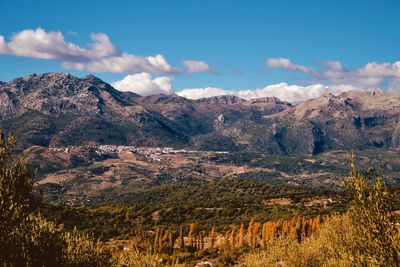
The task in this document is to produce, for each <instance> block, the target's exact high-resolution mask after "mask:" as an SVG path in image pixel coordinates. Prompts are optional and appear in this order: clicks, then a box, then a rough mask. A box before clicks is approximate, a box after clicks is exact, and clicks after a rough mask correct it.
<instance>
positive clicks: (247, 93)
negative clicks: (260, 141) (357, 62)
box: [177, 83, 358, 103]
mask: <svg viewBox="0 0 400 267" xmlns="http://www.w3.org/2000/svg"><path fill="white" fill-rule="evenodd" d="M350 90H358V88H355V87H353V86H344V85H340V86H327V85H323V84H313V85H308V86H300V85H289V84H287V83H278V84H271V85H268V86H265V87H263V88H256V89H252V90H250V89H247V90H238V91H232V90H226V89H222V88H218V87H206V88H188V89H184V90H182V91H180V92H178V93H177V94H178V95H180V96H183V97H186V98H189V99H199V98H203V97H210V96H219V95H236V96H238V97H240V98H243V99H247V100H248V99H253V98H262V97H272V96H274V97H278V98H279V99H281V100H284V101H288V102H291V103H297V102H301V101H304V100H307V99H311V98H316V97H318V96H320V95H322V94H326V93H331V94H335V95H337V94H340V93H342V92H346V91H350Z"/></svg>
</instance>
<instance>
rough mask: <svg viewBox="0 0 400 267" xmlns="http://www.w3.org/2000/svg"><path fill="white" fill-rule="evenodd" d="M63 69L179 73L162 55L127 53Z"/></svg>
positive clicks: (66, 66) (75, 63) (67, 65)
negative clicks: (143, 55)
mask: <svg viewBox="0 0 400 267" xmlns="http://www.w3.org/2000/svg"><path fill="white" fill-rule="evenodd" d="M63 67H64V68H66V69H77V70H80V71H90V72H111V73H138V72H147V73H179V70H178V69H176V68H174V67H172V66H171V65H170V64H169V63H168V62H167V60H166V59H165V58H164V57H163V56H162V55H155V56H150V57H141V56H135V55H130V54H126V53H123V54H122V55H120V56H115V57H106V58H102V59H99V60H93V61H88V62H64V63H63Z"/></svg>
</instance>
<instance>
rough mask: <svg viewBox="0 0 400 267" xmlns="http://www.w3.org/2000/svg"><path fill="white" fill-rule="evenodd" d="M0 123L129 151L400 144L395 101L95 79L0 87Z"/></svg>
mask: <svg viewBox="0 0 400 267" xmlns="http://www.w3.org/2000/svg"><path fill="white" fill-rule="evenodd" d="M0 118H1V119H2V123H3V125H4V126H5V128H6V130H8V131H11V132H14V133H16V134H17V135H20V136H22V140H23V143H24V147H29V146H30V145H44V146H48V145H74V144H76V145H81V144H85V143H98V144H112V143H117V144H133V145H148V146H176V147H191V148H195V149H205V150H214V149H215V150H221V149H222V150H228V151H229V150H237V149H239V148H240V149H244V150H249V151H261V152H266V153H272V154H288V155H290V154H296V155H297V154H307V155H309V154H311V155H313V154H318V153H321V152H323V151H327V150H332V149H344V148H349V149H350V148H359V149H364V148H371V147H394V148H397V147H399V146H400V123H399V121H400V94H399V93H391V92H390V93H389V92H382V91H365V92H364V91H362V92H361V91H352V92H345V93H342V94H339V95H337V96H335V95H332V94H326V95H322V96H320V97H318V98H315V99H310V100H307V101H304V102H300V103H298V104H296V105H292V104H290V103H288V102H286V101H282V100H280V99H278V98H276V97H265V98H257V99H250V100H245V99H242V98H239V97H237V96H234V95H223V96H212V97H207V98H201V99H197V100H192V99H187V98H184V97H181V96H178V95H176V94H172V95H150V96H140V95H138V94H135V93H131V92H121V91H118V90H116V89H115V88H113V87H112V86H111V85H110V84H108V83H106V82H104V81H102V80H101V79H99V78H98V77H96V76H93V75H88V76H85V77H82V78H78V77H75V76H73V75H70V74H66V73H45V74H39V75H38V74H33V75H30V76H27V77H22V78H16V79H14V80H12V81H10V82H8V83H0Z"/></svg>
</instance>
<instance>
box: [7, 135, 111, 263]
mask: <svg viewBox="0 0 400 267" xmlns="http://www.w3.org/2000/svg"><path fill="white" fill-rule="evenodd" d="M13 148H14V139H13V137H12V136H9V137H8V138H6V137H5V135H4V133H3V132H2V130H1V129H0V222H1V223H0V262H1V265H2V266H99V265H101V264H102V263H105V262H107V261H108V259H107V258H103V257H102V256H100V255H101V253H102V252H101V250H100V249H99V247H98V244H97V243H96V242H94V241H93V240H92V239H91V238H89V237H88V236H85V235H81V234H80V233H79V232H78V231H77V230H76V229H75V230H74V231H72V232H59V231H58V230H57V229H56V226H55V224H54V223H53V222H49V221H47V220H46V219H44V218H43V217H42V216H41V215H40V214H38V213H37V212H36V211H35V207H36V205H37V204H39V203H38V201H37V200H36V198H35V196H34V194H33V190H32V189H33V179H34V176H35V173H34V171H33V170H32V169H30V168H29V166H28V163H27V162H26V161H25V160H24V159H22V158H15V157H13V155H12V149H13Z"/></svg>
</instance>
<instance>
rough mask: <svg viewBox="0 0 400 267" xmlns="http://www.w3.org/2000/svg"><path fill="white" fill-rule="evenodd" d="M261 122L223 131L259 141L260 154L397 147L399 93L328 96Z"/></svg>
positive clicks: (378, 92)
mask: <svg viewBox="0 0 400 267" xmlns="http://www.w3.org/2000/svg"><path fill="white" fill-rule="evenodd" d="M264 118H265V121H264V122H263V123H261V124H258V125H254V124H251V123H250V124H251V125H246V124H245V123H243V122H241V123H242V124H237V125H234V126H232V127H230V128H228V129H226V130H225V133H226V135H227V136H232V137H233V138H242V137H243V136H249V139H250V141H249V142H250V143H253V144H254V143H258V144H259V147H261V149H263V150H264V151H269V152H274V153H283V154H314V155H315V154H318V153H321V152H323V151H327V150H331V149H351V148H356V149H365V148H371V147H383V148H385V147H394V148H396V147H399V139H400V126H399V125H400V124H399V121H400V94H399V93H385V92H381V91H373V92H346V93H342V94H340V95H338V96H334V95H331V94H328V95H323V96H320V97H318V98H316V99H311V100H308V101H305V102H302V103H300V104H298V105H297V106H295V107H293V108H292V109H288V110H285V111H283V112H280V113H277V114H273V115H269V116H265V117H264ZM247 124H249V123H247ZM257 132H258V133H260V132H261V133H262V134H261V135H260V134H257ZM235 133H236V135H235Z"/></svg>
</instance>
